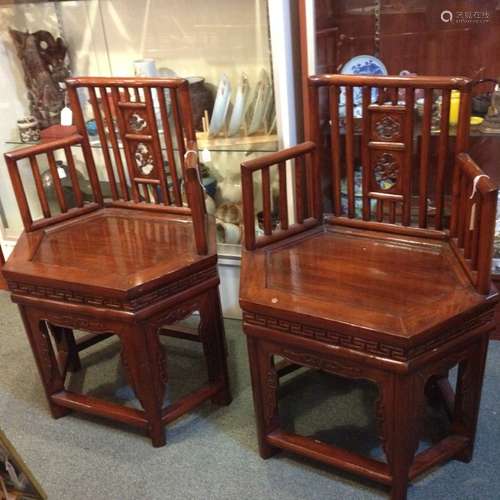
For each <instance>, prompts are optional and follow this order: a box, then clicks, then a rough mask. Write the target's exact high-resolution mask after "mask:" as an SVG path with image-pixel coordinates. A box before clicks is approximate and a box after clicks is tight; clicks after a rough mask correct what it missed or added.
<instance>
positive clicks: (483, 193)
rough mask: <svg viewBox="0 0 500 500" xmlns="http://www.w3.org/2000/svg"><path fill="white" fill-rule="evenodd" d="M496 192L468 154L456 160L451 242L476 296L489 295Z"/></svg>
mask: <svg viewBox="0 0 500 500" xmlns="http://www.w3.org/2000/svg"><path fill="white" fill-rule="evenodd" d="M497 194H498V188H497V186H496V185H495V183H494V182H493V181H492V180H491V179H490V177H489V176H488V175H487V174H485V173H484V171H483V170H482V169H481V168H480V167H479V166H478V164H477V163H476V162H475V161H474V160H473V159H472V158H471V157H470V156H469V155H468V154H467V153H460V154H458V155H457V157H456V164H455V174H454V179H453V193H452V197H453V199H452V212H451V222H450V238H451V242H452V247H453V248H454V250H455V253H456V254H457V256H458V257H459V259H460V260H461V262H462V266H463V267H464V269H465V271H466V272H467V274H468V276H469V278H470V279H471V282H472V283H473V284H474V286H475V287H476V289H477V290H478V292H479V293H482V294H487V293H489V291H490V286H491V284H490V278H491V258H492V256H493V241H494V233H495V223H496V208H497Z"/></svg>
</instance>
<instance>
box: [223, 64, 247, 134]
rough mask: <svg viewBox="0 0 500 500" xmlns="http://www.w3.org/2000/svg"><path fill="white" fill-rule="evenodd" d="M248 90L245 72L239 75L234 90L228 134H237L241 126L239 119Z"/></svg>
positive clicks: (241, 117)
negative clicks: (239, 77) (238, 81)
mask: <svg viewBox="0 0 500 500" xmlns="http://www.w3.org/2000/svg"><path fill="white" fill-rule="evenodd" d="M249 90H250V85H249V84H248V77H247V75H246V74H245V73H243V74H242V75H241V80H240V84H239V85H238V89H237V90H236V97H235V99H234V106H233V112H232V114H231V120H229V127H228V134H227V135H228V136H229V137H231V136H233V135H236V134H238V132H239V131H240V127H241V121H242V120H243V115H244V114H245V109H246V103H247V99H248V92H249Z"/></svg>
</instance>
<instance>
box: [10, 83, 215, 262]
mask: <svg viewBox="0 0 500 500" xmlns="http://www.w3.org/2000/svg"><path fill="white" fill-rule="evenodd" d="M67 84H68V94H69V100H70V105H71V109H72V111H73V120H74V123H75V125H76V127H77V131H78V134H76V135H72V136H69V137H65V138H61V139H56V140H47V141H46V142H42V143H40V144H38V145H36V146H29V147H26V148H21V149H18V150H15V151H12V152H10V153H7V154H6V155H5V159H6V162H7V165H8V169H9V173H10V176H11V180H12V184H13V187H14V192H15V195H16V199H17V201H18V205H19V208H20V211H21V216H22V220H23V224H24V227H25V230H26V231H28V232H29V231H34V230H36V229H40V228H41V227H45V226H48V225H51V224H54V223H57V222H60V221H61V220H65V219H68V218H71V217H74V216H77V215H80V214H82V213H87V212H89V211H91V210H95V209H97V208H100V207H103V206H115V207H124V208H140V209H143V210H144V209H146V210H154V211H160V212H166V213H172V214H179V215H190V216H191V217H192V220H193V226H194V236H195V240H196V246H197V250H198V253H200V254H205V253H206V252H207V249H208V245H207V234H206V231H207V226H206V222H207V221H206V211H205V202H204V194H203V188H202V186H201V183H200V177H199V168H198V152H197V144H196V135H195V132H194V128H193V123H192V115H191V101H190V95H189V86H188V82H187V80H184V79H181V78H156V79H151V78H97V77H96V78H93V77H84V78H72V79H70V80H68V81H67ZM82 103H83V104H82ZM85 103H87V104H88V105H85ZM92 120H94V121H95V126H96V133H97V137H98V141H97V142H96V143H94V142H93V141H91V140H90V136H89V132H88V128H89V122H92ZM75 147H79V148H80V149H81V152H82V154H83V159H84V164H85V169H86V172H85V173H86V174H87V176H88V184H89V186H88V190H87V192H85V193H82V189H81V179H79V176H80V175H81V173H80V172H79V171H78V170H77V169H76V167H75V159H74V156H73V152H74V151H72V148H73V149H74V148H75ZM101 152H102V158H103V163H104V169H98V168H96V162H95V159H94V156H97V154H99V153H101ZM63 153H64V156H63V158H64V159H65V163H66V164H67V177H68V178H69V181H70V182H68V179H66V180H65V181H64V182H65V185H64V186H63V183H62V182H61V176H63V177H64V175H62V174H65V172H63V173H62V174H61V173H60V172H59V169H60V168H62V167H58V165H57V161H56V159H57V158H59V157H60V156H59V155H62V154H63ZM40 155H43V156H45V157H46V160H47V162H48V166H49V169H48V174H49V178H48V179H45V178H44V179H42V177H41V174H40V165H39V163H38V160H37V158H39V157H40ZM22 160H29V163H30V166H31V174H32V179H26V178H23V176H22V175H21V170H22V169H21V168H20V162H22ZM47 180H48V183H49V184H50V185H51V189H53V191H54V192H55V198H56V202H57V205H58V206H56V207H55V206H54V203H52V202H51V200H48V196H47ZM28 181H30V182H33V181H34V185H35V188H36V194H37V197H38V202H39V207H37V208H39V210H37V212H40V213H41V215H42V217H41V218H38V219H36V220H34V216H33V212H34V210H33V207H32V206H30V205H32V203H30V202H29V201H28V198H30V197H28V196H27V193H26V189H25V184H26V182H28ZM68 191H70V192H71V202H68ZM54 212H57V213H54Z"/></svg>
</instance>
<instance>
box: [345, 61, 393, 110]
mask: <svg viewBox="0 0 500 500" xmlns="http://www.w3.org/2000/svg"><path fill="white" fill-rule="evenodd" d="M340 73H341V74H342V75H372V76H387V75H388V73H387V68H386V67H385V65H384V63H383V62H382V61H381V60H380V59H378V58H376V57H375V56H368V55H362V56H356V57H353V58H352V59H350V60H349V61H347V62H346V63H345V64H344V66H342V70H341V71H340ZM362 99H363V97H362V91H361V88H360V87H354V89H353V101H354V106H359V105H361V101H362ZM376 100H377V89H372V102H375V101H376ZM340 106H345V89H344V88H342V90H341V92H340ZM341 114H342V113H341Z"/></svg>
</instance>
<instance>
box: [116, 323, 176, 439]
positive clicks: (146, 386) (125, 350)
mask: <svg viewBox="0 0 500 500" xmlns="http://www.w3.org/2000/svg"><path fill="white" fill-rule="evenodd" d="M119 335H120V340H121V342H122V352H121V358H122V362H123V365H124V368H125V372H126V374H127V378H128V380H129V382H130V384H131V386H132V388H133V389H134V392H135V394H136V396H137V399H138V400H139V401H140V403H141V405H142V407H143V409H144V413H145V414H146V418H147V420H148V434H149V437H150V438H151V441H152V443H153V446H154V447H160V446H164V445H165V443H166V439H165V426H164V424H163V422H162V408H163V399H164V395H165V389H166V384H167V375H166V369H165V352H164V350H163V348H162V346H161V344H160V342H159V339H158V332H157V331H156V329H154V328H150V327H148V326H147V325H136V326H130V327H127V328H124V329H123V331H122V332H120V334H119Z"/></svg>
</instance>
